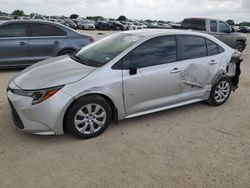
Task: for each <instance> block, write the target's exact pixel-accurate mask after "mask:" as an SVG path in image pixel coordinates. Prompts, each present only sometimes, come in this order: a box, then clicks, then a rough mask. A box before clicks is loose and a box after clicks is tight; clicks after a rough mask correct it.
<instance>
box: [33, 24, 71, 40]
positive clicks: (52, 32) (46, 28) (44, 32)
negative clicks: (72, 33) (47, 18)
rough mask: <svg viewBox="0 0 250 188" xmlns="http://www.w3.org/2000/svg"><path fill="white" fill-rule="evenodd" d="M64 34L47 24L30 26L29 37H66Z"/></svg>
mask: <svg viewBox="0 0 250 188" xmlns="http://www.w3.org/2000/svg"><path fill="white" fill-rule="evenodd" d="M66 35H67V34H66V32H65V31H64V30H62V29H60V28H58V27H56V26H53V25H49V24H40V23H34V24H31V36H35V37H39V36H66Z"/></svg>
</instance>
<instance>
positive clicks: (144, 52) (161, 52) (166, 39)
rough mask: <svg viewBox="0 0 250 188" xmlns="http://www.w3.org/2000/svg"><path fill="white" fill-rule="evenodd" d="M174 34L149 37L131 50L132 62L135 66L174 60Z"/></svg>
mask: <svg viewBox="0 0 250 188" xmlns="http://www.w3.org/2000/svg"><path fill="white" fill-rule="evenodd" d="M176 55H177V47H176V38H175V36H163V37H156V38H153V39H150V40H148V41H146V42H144V43H143V44H141V45H140V46H139V47H137V48H136V49H135V50H133V51H132V57H131V60H132V63H133V65H134V66H136V67H137V68H143V67H149V66H154V65H160V64H165V63H170V62H174V61H176V59H177V57H176Z"/></svg>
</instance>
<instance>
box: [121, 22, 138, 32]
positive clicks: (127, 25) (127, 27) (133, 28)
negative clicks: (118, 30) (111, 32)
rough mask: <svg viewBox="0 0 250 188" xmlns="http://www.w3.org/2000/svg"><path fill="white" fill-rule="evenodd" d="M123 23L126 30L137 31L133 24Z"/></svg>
mask: <svg viewBox="0 0 250 188" xmlns="http://www.w3.org/2000/svg"><path fill="white" fill-rule="evenodd" d="M121 23H122V24H123V25H124V26H125V28H126V30H135V29H137V27H136V25H134V24H133V23H131V22H127V21H122V22H121Z"/></svg>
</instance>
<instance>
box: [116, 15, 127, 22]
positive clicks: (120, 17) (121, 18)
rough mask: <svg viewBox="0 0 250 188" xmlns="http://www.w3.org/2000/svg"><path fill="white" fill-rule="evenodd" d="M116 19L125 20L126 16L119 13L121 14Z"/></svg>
mask: <svg viewBox="0 0 250 188" xmlns="http://www.w3.org/2000/svg"><path fill="white" fill-rule="evenodd" d="M117 20H118V21H127V18H126V16H123V15H121V16H119V18H117Z"/></svg>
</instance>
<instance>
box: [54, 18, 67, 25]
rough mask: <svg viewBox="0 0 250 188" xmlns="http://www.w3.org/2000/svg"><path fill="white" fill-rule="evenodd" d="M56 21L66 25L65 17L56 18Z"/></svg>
mask: <svg viewBox="0 0 250 188" xmlns="http://www.w3.org/2000/svg"><path fill="white" fill-rule="evenodd" d="M56 22H57V23H60V24H62V25H65V21H64V19H61V18H59V19H56Z"/></svg>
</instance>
